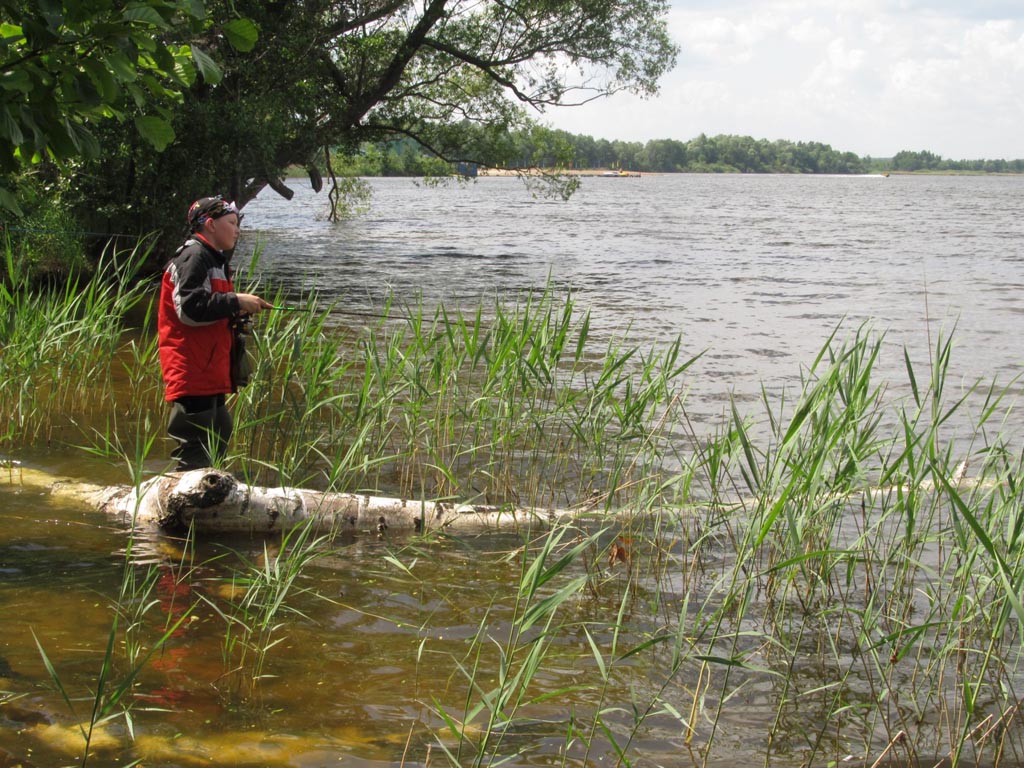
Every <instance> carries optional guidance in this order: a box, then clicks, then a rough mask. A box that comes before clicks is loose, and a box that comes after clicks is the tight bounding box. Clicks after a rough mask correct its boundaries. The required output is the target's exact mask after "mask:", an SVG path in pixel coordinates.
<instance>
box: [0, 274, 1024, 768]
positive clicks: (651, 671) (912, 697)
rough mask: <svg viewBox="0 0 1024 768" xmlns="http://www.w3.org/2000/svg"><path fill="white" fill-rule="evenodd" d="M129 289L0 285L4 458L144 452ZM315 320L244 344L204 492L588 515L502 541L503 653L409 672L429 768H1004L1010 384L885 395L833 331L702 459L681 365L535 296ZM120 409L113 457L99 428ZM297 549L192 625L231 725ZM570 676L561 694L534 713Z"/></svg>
mask: <svg viewBox="0 0 1024 768" xmlns="http://www.w3.org/2000/svg"><path fill="white" fill-rule="evenodd" d="M8 258H10V256H9V255H8ZM8 268H9V269H10V270H13V269H14V266H13V264H11V265H9V267H8ZM110 269H114V267H113V266H112V267H111V268H110ZM108 271H110V270H108ZM12 274H13V272H12ZM125 285H126V283H125V284H122V285H121V287H120V288H117V287H116V285H111V286H110V287H104V286H103V285H98V286H96V287H91V286H89V287H86V286H76V287H75V288H74V290H72V289H69V290H68V291H66V292H62V293H56V294H54V293H50V294H47V295H45V296H44V297H41V296H39V295H38V294H32V293H31V292H27V291H23V290H20V289H18V288H17V287H16V286H15V287H13V288H12V287H8V288H6V289H3V290H4V293H3V295H2V296H0V301H2V302H3V304H2V307H3V313H0V322H2V323H4V324H5V325H4V326H3V328H4V330H5V332H6V333H8V335H11V334H13V335H12V338H14V337H15V336H16V337H17V340H16V341H14V342H13V343H12V346H11V347H10V349H9V350H7V349H5V352H4V354H3V356H2V358H0V366H3V371H2V373H3V377H2V378H0V388H3V389H2V392H0V395H2V396H0V415H3V416H6V417H8V422H7V423H9V424H12V425H14V426H12V427H11V428H10V429H9V431H8V433H7V434H6V435H5V437H4V438H3V442H2V445H3V446H4V447H5V448H6V449H8V450H9V449H10V448H12V447H16V446H19V445H25V444H32V443H33V442H34V441H38V440H45V439H48V438H50V437H51V436H52V435H54V434H55V433H56V432H57V431H58V428H59V427H60V428H63V427H66V426H67V424H68V423H69V422H68V421H67V420H66V416H67V414H71V415H72V416H75V417H77V415H78V414H83V416H84V415H88V414H91V413H94V412H95V413H96V414H98V415H99V416H100V417H101V418H102V419H109V421H108V422H107V426H106V427H105V429H106V430H107V432H108V433H114V434H116V435H117V436H118V439H119V440H120V441H121V442H118V443H115V442H114V441H112V440H107V443H110V444H112V445H116V446H117V447H116V451H114V452H120V453H125V454H129V455H132V452H133V451H136V453H135V454H134V455H136V456H142V457H145V456H147V455H150V454H149V451H150V449H152V450H153V451H157V450H159V448H160V443H159V441H158V437H157V436H159V435H160V434H161V433H162V428H161V426H160V425H161V423H162V420H163V419H162V412H163V411H162V409H163V405H162V404H161V403H160V402H159V397H158V393H159V379H158V375H159V374H158V367H157V366H156V362H155V349H154V346H153V343H152V340H151V337H150V336H147V335H145V334H142V335H129V336H125V335H124V327H123V324H121V322H120V317H121V316H122V315H123V312H124V311H125V309H126V308H127V307H129V306H132V305H134V304H137V303H138V302H139V301H140V300H141V297H142V296H143V295H144V292H143V290H142V289H141V288H140V289H135V288H130V287H125ZM311 309H313V310H314V311H312V312H308V313H283V312H282V313H272V312H271V313H265V314H263V315H261V317H260V318H259V321H258V324H257V327H256V331H255V335H254V342H253V344H254V347H255V358H256V361H257V368H256V375H255V378H254V380H253V383H252V384H250V386H249V387H247V388H245V389H244V390H243V391H242V392H240V393H239V394H238V396H237V397H236V398H234V401H233V402H234V409H235V418H236V436H235V438H234V439H233V442H232V450H233V455H232V456H231V457H230V458H229V462H228V465H229V467H230V468H231V469H234V470H236V471H238V472H239V473H240V474H243V475H244V476H245V477H246V478H248V479H250V480H252V481H254V482H275V483H276V482H280V483H289V484H296V485H304V486H307V485H308V486H315V487H321V488H335V489H342V490H353V489H364V490H386V491H389V492H393V493H398V494H400V495H402V496H405V497H406V498H432V499H436V498H450V497H457V498H459V499H468V500H473V499H479V500H484V501H488V502H493V503H518V504H526V505H549V504H550V505H556V504H557V505H559V506H566V505H573V504H576V505H579V506H580V507H581V508H584V507H585V508H587V509H588V510H589V514H590V515H591V516H593V517H594V518H595V519H596V522H594V523H589V524H588V523H586V522H584V523H581V524H580V526H579V527H573V528H561V527H559V528H556V529H554V530H552V531H549V532H545V533H543V534H541V535H539V536H538V537H537V538H536V539H534V540H530V541H528V542H524V546H523V548H522V549H521V550H520V551H518V552H517V553H516V556H517V557H521V561H520V563H521V565H520V568H519V575H518V583H517V584H515V585H512V589H511V591H510V598H509V599H510V604H511V605H510V609H511V617H510V618H508V619H507V620H505V619H503V620H502V622H501V626H502V628H503V631H502V633H501V634H499V633H497V631H496V629H495V627H496V626H497V624H494V623H492V622H491V620H490V619H491V617H490V616H489V617H488V618H487V619H485V620H484V621H482V622H481V624H480V629H479V631H478V632H477V634H476V636H475V638H474V639H473V640H472V641H471V642H470V643H469V644H468V646H467V647H466V648H463V649H461V650H460V652H459V653H453V652H451V651H450V650H448V649H445V650H443V651H437V652H434V651H433V649H430V648H425V650H426V651H431V654H430V658H431V660H432V661H435V660H436V659H438V658H440V659H443V660H447V662H446V663H450V664H451V666H452V669H453V670H455V671H456V672H457V673H458V674H459V675H461V676H462V678H463V680H464V688H463V694H462V695H461V696H460V702H461V703H460V704H459V705H458V706H453V705H452V703H451V702H450V701H447V702H446V701H441V700H440V699H438V700H436V701H435V702H434V707H435V711H436V713H437V716H438V718H439V721H438V723H437V724H436V725H437V727H436V731H437V733H436V734H435V735H436V737H437V743H438V745H439V747H438V748H439V749H440V754H441V755H442V758H443V759H445V760H447V761H448V762H450V763H451V764H453V765H462V764H479V765H483V764H488V765H497V764H500V763H502V762H514V760H515V758H516V755H517V754H518V752H517V750H519V749H520V748H521V746H522V745H521V742H520V740H519V739H516V738H512V734H514V733H515V730H516V727H517V726H518V725H520V724H523V723H528V722H531V721H532V719H533V718H535V717H536V718H543V717H545V716H546V715H544V714H543V713H545V712H547V710H546V707H548V706H550V705H551V702H552V701H553V700H562V699H564V701H565V702H567V704H566V706H570V705H571V709H572V717H571V719H570V721H569V722H568V724H565V725H559V727H561V728H564V732H563V733H562V739H563V745H564V746H563V747H562V749H563V751H562V760H563V762H564V763H565V764H586V761H587V760H591V759H596V757H597V756H600V757H601V758H605V757H610V762H611V763H612V764H619V765H633V764H642V763H643V760H644V750H645V749H646V748H647V747H645V744H647V743H648V740H647V739H646V738H645V734H648V733H649V732H657V733H662V734H663V733H664V732H665V728H666V726H665V723H666V722H670V723H672V726H671V727H672V728H673V729H675V733H676V734H677V737H676V745H677V746H678V747H679V749H680V750H693V752H692V755H690V757H689V758H688V759H691V760H692V762H694V763H697V764H700V763H706V764H707V763H712V762H715V761H716V760H717V759H718V754H719V751H720V749H721V747H720V745H721V744H727V743H729V742H730V741H732V740H734V739H735V738H736V715H735V714H734V710H735V708H736V707H737V706H740V707H742V706H749V707H754V708H755V709H756V711H757V714H758V720H759V721H760V722H764V723H766V725H765V726H764V730H763V733H759V734H758V735H759V737H760V738H762V739H763V754H764V763H765V764H766V765H770V764H785V765H791V764H794V763H797V762H799V763H803V764H829V763H837V762H839V761H842V760H844V759H846V757H847V756H849V755H853V756H855V757H856V758H857V759H858V760H860V761H862V762H865V763H866V764H869V765H870V764H871V763H873V762H874V761H875V760H876V759H883V758H884V759H885V760H890V761H897V762H901V763H906V764H911V763H916V764H923V763H928V764H931V763H932V762H933V761H935V762H937V761H938V760H940V759H941V760H946V761H948V762H949V763H951V764H954V765H960V764H965V765H966V764H975V763H986V764H993V765H1019V764H1021V763H1024V736H1022V734H1024V728H1021V712H1020V709H1019V701H1020V696H1021V691H1020V686H1021V685H1024V669H1022V667H1021V652H1022V650H1024V638H1022V636H1021V629H1020V628H1021V623H1022V621H1024V604H1022V601H1024V598H1022V594H1024V513H1022V511H1021V510H1022V509H1024V503H1022V502H1024V499H1022V493H1024V480H1022V469H1024V454H1022V452H1021V435H1020V434H1019V433H1018V432H1016V431H1015V428H1014V427H1013V422H1012V421H1009V420H1006V421H1004V419H1007V417H1008V415H1012V414H1013V411H1012V403H1011V402H1009V401H1008V399H1007V394H1006V393H1007V391H1008V390H1006V389H1005V388H1002V387H998V386H996V385H995V384H991V385H984V384H981V383H979V384H977V385H974V386H968V387H964V388H961V390H960V391H954V386H953V380H952V374H951V371H952V357H953V346H952V340H951V339H949V338H942V339H939V340H938V341H937V342H936V344H935V345H934V348H933V349H932V350H931V351H930V359H929V363H928V366H927V370H926V371H922V370H921V369H920V368H917V367H915V365H914V364H913V363H912V361H911V355H910V353H909V352H907V353H904V356H903V361H902V362H903V370H904V372H905V378H903V379H902V380H900V381H880V380H879V376H878V372H877V371H878V365H879V361H880V359H881V358H882V357H883V354H884V351H885V347H884V344H883V341H884V336H883V335H881V334H878V333H875V332H873V331H872V330H871V329H870V328H868V327H861V328H857V329H854V330H853V331H852V332H850V333H849V334H848V335H847V334H846V332H845V331H844V329H842V328H839V329H837V330H836V332H835V333H834V334H833V335H832V336H831V337H830V338H828V339H827V340H826V341H825V343H824V345H823V347H822V349H821V352H820V354H819V355H818V356H817V357H816V358H815V359H814V360H812V361H810V363H809V365H808V367H807V369H806V370H805V371H804V373H803V376H802V380H801V382H800V385H799V387H797V388H796V391H793V392H787V393H786V394H785V395H782V396H778V397H771V396H769V395H768V394H767V393H765V394H764V396H763V398H762V401H761V403H760V404H759V412H754V413H744V412H741V411H740V409H739V407H738V406H733V407H732V408H731V409H730V411H729V412H728V413H727V414H726V415H725V418H724V419H723V422H722V424H721V425H720V426H719V427H718V428H717V430H716V431H713V432H711V433H710V434H704V433H703V432H702V431H701V430H700V429H698V427H696V426H695V425H694V424H693V423H691V421H690V420H689V417H688V414H687V409H686V402H685V398H684V397H683V393H684V392H685V385H686V381H685V376H686V375H688V374H689V373H690V370H691V366H692V365H693V363H694V359H693V358H689V357H687V356H686V355H685V354H684V353H683V351H682V346H681V344H680V343H679V342H676V343H673V344H669V345H665V346H663V347H660V348H653V349H650V350H643V349H640V348H638V347H636V346H633V345H630V344H628V343H627V342H626V341H624V340H621V339H612V340H608V339H602V340H597V339H596V338H595V337H594V335H593V334H592V333H591V329H590V323H589V318H588V316H587V314H586V313H585V312H584V313H580V312H579V311H578V309H577V308H576V306H575V303H574V301H573V300H572V299H571V297H565V296H561V295H557V294H556V293H554V292H553V291H552V290H547V291H544V292H540V293H532V294H525V295H524V296H522V297H521V299H520V300H519V301H515V302H499V303H495V304H494V305H484V304H482V305H481V306H480V307H478V308H476V309H475V310H471V311H466V310H460V309H451V308H446V307H439V308H437V309H436V310H427V309H426V308H425V307H422V306H416V305H414V306H407V307H396V306H394V305H393V304H391V303H389V304H387V305H385V306H384V307H381V308H380V310H379V313H378V314H379V315H380V317H379V318H378V319H376V320H375V322H374V323H373V324H372V325H370V326H369V327H366V328H359V329H355V328H351V327H349V326H346V325H345V324H344V319H345V317H346V315H345V313H344V308H343V307H321V306H318V305H317V304H316V303H315V302H314V303H313V304H312V305H311ZM41 318H48V319H47V320H46V321H43V320H42V319H41ZM126 339H127V341H126ZM40 350H46V353H45V354H42V353H41V352H40ZM115 353H116V359H117V362H116V363H115V364H114V365H113V366H111V364H110V362H109V361H110V355H111V354H115ZM63 371H73V375H72V377H71V378H70V379H69V378H68V376H66V375H65V374H64V373H63ZM97 393H99V394H97ZM129 401H131V402H132V404H133V405H132V407H133V408H135V411H133V414H132V416H131V419H132V420H133V422H134V424H135V425H136V426H137V429H136V430H135V431H134V432H133V431H132V430H129V429H126V428H125V425H124V424H123V422H121V421H119V420H115V415H116V414H120V413H121V408H122V407H123V406H124V404H126V403H127V402H129ZM111 403H114V404H116V405H114V406H111V405H110V404H111ZM62 409H64V410H66V412H67V413H66V414H65V415H64V416H63V417H62V416H61V414H60V411H61V410H62ZM111 411H113V412H114V414H113V415H112V414H111ZM62 418H65V421H61V419H62ZM117 418H118V419H120V418H121V417H120V416H117ZM71 423H72V424H74V423H76V422H74V421H72V422H71ZM62 425H63V426H62ZM92 429H93V432H91V433H90V434H91V435H92V437H91V438H90V441H91V442H94V443H96V444H101V443H103V444H105V443H104V439H103V436H102V432H103V430H102V429H101V430H99V433H100V437H96V429H95V428H92ZM107 437H109V434H108V436H107ZM133 440H134V441H135V442H134V444H133V442H132V441H133ZM136 444H143V445H144V446H145V450H143V451H142V452H141V454H140V453H139V452H138V451H137V448H136V447H134V446H135V445H136ZM140 463H141V459H139V460H138V461H135V462H133V464H134V465H139V464H140ZM135 474H138V475H139V476H141V474H139V473H135ZM133 477H135V475H133ZM135 479H136V480H137V477H135ZM608 510H614V511H616V513H623V512H627V513H628V512H632V513H633V514H632V515H628V514H627V515H622V514H619V515H618V516H617V517H616V518H615V519H614V521H612V520H610V519H609V518H607V517H606V516H604V514H603V513H604V512H606V511H608ZM293 536H294V538H289V539H287V540H285V541H282V542H281V544H280V546H279V547H276V548H275V547H271V546H270V545H268V548H267V550H266V551H265V552H264V555H263V557H262V558H261V559H257V560H253V561H252V562H247V561H245V559H244V558H240V559H239V561H240V563H241V564H240V566H239V569H238V574H237V577H236V579H235V581H236V585H237V586H239V587H243V588H244V589H242V590H240V591H239V593H238V596H237V597H236V598H234V599H233V600H232V601H230V602H229V603H227V604H224V603H219V602H218V603H215V604H216V606H217V610H218V611H219V612H220V614H221V615H222V616H223V617H224V619H225V632H224V643H223V650H224V657H225V664H226V666H227V668H228V669H229V670H238V672H237V674H235V675H234V677H233V678H225V680H230V685H229V686H228V687H231V686H234V687H233V688H232V689H231V690H232V693H231V696H232V698H235V699H237V698H239V697H241V698H246V697H251V696H252V695H253V694H254V693H255V692H256V688H257V685H258V682H259V681H260V680H264V679H267V676H268V675H271V674H273V673H272V671H271V670H270V669H269V666H268V665H272V659H273V657H272V654H271V651H272V649H273V648H275V647H276V644H277V643H279V641H280V639H281V638H282V637H283V636H284V634H285V633H286V632H287V622H288V621H303V620H305V619H304V617H303V616H302V615H301V614H299V613H297V612H294V611H290V609H289V601H290V600H291V599H292V598H293V597H294V595H295V594H296V593H297V592H301V591H302V586H301V577H302V573H303V570H304V569H305V568H307V567H308V565H309V564H310V563H311V562H313V560H315V559H316V557H317V555H318V553H319V552H320V551H322V550H323V548H324V546H325V543H324V542H322V541H318V540H316V539H315V538H313V537H312V535H311V533H309V532H296V533H295V534H294V535H293ZM417 546H418V547H422V546H429V544H424V543H419V542H418V543H417ZM389 557H390V558H391V559H390V561H389V562H391V563H392V564H393V565H395V566H396V567H402V568H405V569H406V570H407V571H409V572H411V566H407V565H405V564H404V563H403V561H402V555H401V553H398V554H394V555H389ZM144 583H145V580H144V579H143V580H142V584H143V585H144ZM140 589H142V588H141V587H140ZM142 591H144V589H142ZM129 602H130V601H129ZM126 615H130V614H126ZM129 624H131V621H129ZM424 642H426V641H424ZM567 659H568V661H567ZM566 665H571V666H572V667H573V669H574V670H576V669H578V670H580V676H579V680H578V681H577V682H576V683H574V684H572V685H564V686H554V687H549V688H544V687H543V686H538V682H539V680H540V679H541V678H543V677H544V673H545V671H546V670H548V669H549V668H550V669H561V668H563V667H564V666H566ZM637 675H641V676H642V678H643V680H642V683H643V684H642V685H641V684H639V683H638V682H637V678H636V677H635V676H637ZM552 676H553V677H557V675H555V674H554V673H553V674H552ZM105 679H109V676H108V677H107V678H105ZM223 684H224V685H228V683H223ZM630 689H632V690H633V694H632V696H631V697H627V698H628V700H624V699H623V696H624V694H623V693H622V691H623V690H630ZM748 692H753V693H752V694H751V700H753V701H755V702H757V703H756V704H750V703H747V704H745V705H742V704H740V705H738V704H737V703H738V702H742V701H743V700H744V697H745V696H747V694H748ZM560 711H561V710H560ZM435 754H436V753H435Z"/></svg>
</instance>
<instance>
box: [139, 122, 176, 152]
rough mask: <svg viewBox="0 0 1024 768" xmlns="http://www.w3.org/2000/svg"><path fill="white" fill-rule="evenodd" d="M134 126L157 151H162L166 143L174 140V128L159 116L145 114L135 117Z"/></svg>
mask: <svg viewBox="0 0 1024 768" xmlns="http://www.w3.org/2000/svg"><path fill="white" fill-rule="evenodd" d="M135 126H136V128H138V129H139V133H140V134H142V137H143V138H144V139H146V141H148V142H149V143H150V144H152V145H153V147H154V148H155V149H156V151H157V152H163V151H164V149H166V148H167V145H168V144H170V143H171V142H172V141H174V138H175V136H174V129H173V128H172V127H171V124H170V123H169V122H168V121H166V120H164V119H163V118H160V117H154V116H152V115H146V116H145V117H137V118H135Z"/></svg>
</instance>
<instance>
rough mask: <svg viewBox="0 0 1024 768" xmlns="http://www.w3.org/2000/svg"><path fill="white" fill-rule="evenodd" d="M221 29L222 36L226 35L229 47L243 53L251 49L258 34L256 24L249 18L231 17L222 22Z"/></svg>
mask: <svg viewBox="0 0 1024 768" xmlns="http://www.w3.org/2000/svg"><path fill="white" fill-rule="evenodd" d="M221 29H222V30H223V31H224V36H225V37H227V39H228V42H229V43H230V44H231V47H232V48H234V49H235V50H236V51H242V52H243V53H246V52H248V51H251V50H252V49H253V46H255V45H256V40H257V39H258V38H259V34H260V33H259V30H258V29H257V28H256V25H255V24H254V23H253V22H252V21H251V20H250V19H232V20H231V21H229V22H227V23H226V24H224V25H223V26H222V27H221Z"/></svg>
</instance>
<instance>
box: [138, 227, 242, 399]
mask: <svg viewBox="0 0 1024 768" xmlns="http://www.w3.org/2000/svg"><path fill="white" fill-rule="evenodd" d="M238 311H239V307H238V298H237V297H236V296H235V293H234V286H233V285H232V284H231V278H230V273H229V269H228V265H227V261H226V260H225V258H224V256H223V254H221V253H220V252H218V251H217V250H216V249H214V248H211V247H210V246H209V245H207V244H206V243H205V242H201V241H200V240H196V239H191V240H188V241H187V242H186V243H185V245H184V246H182V248H181V249H179V251H178V253H177V254H176V255H175V257H174V258H173V259H171V261H170V263H169V264H168V265H167V269H166V270H165V271H164V274H163V279H162V281H161V288H160V306H159V310H158V313H157V329H158V332H159V345H160V368H161V369H162V370H163V375H164V385H165V387H166V391H165V393H164V397H165V399H167V400H168V401H171V400H177V399H178V398H179V397H184V396H186V395H192V396H196V395H220V394H226V393H228V392H231V391H233V390H232V387H231V340H232V332H231V329H230V328H229V327H228V321H229V319H230V318H231V317H232V316H233V315H235V314H237V313H238Z"/></svg>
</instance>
